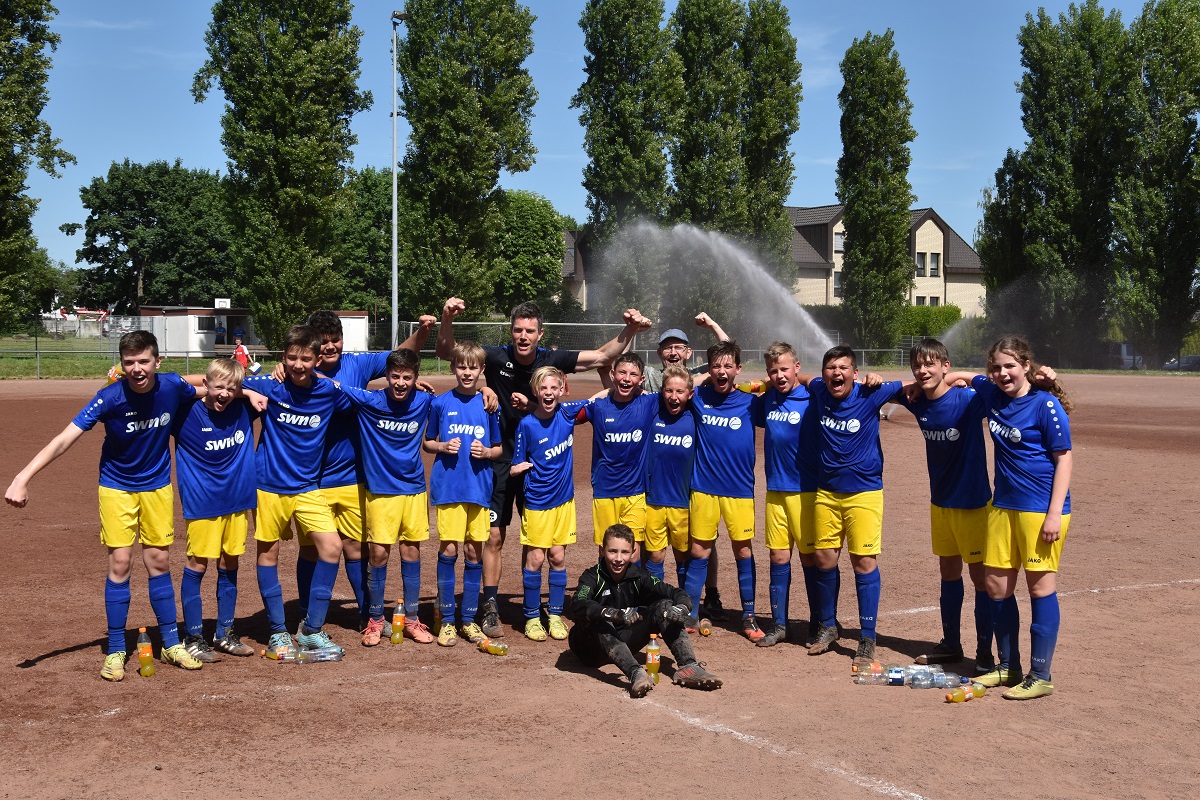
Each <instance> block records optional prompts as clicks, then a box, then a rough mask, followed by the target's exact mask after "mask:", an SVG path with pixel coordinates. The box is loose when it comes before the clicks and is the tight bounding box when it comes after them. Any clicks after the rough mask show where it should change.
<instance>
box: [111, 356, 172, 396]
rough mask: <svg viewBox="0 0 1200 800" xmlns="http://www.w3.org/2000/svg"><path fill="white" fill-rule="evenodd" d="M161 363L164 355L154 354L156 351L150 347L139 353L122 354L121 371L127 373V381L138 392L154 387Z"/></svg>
mask: <svg viewBox="0 0 1200 800" xmlns="http://www.w3.org/2000/svg"><path fill="white" fill-rule="evenodd" d="M161 363H162V356H156V355H154V351H153V350H151V349H150V348H148V347H147V348H146V349H145V350H142V351H141V352H138V353H122V354H121V371H122V372H124V373H125V382H126V383H127V384H129V388H130V389H133V391H135V392H137V393H138V394H143V393H145V392H148V391H150V390H151V389H153V388H154V373H155V372H157V371H158V366H159V364H161Z"/></svg>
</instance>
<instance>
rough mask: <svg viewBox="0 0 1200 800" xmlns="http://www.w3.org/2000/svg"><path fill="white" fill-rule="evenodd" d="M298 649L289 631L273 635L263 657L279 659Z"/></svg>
mask: <svg viewBox="0 0 1200 800" xmlns="http://www.w3.org/2000/svg"><path fill="white" fill-rule="evenodd" d="M295 649H296V643H295V642H293V641H292V635H291V634H290V633H288V632H287V631H280V632H279V633H272V634H271V638H270V639H268V640H267V649H266V650H265V651H263V655H265V656H267V657H268V658H275V659H278V658H279V657H280V656H284V655H287V654H288V653H290V652H292V651H293V650H295Z"/></svg>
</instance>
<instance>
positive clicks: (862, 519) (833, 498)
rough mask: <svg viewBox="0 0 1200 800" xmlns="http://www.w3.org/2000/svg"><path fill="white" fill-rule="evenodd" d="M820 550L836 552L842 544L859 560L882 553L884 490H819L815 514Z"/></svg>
mask: <svg viewBox="0 0 1200 800" xmlns="http://www.w3.org/2000/svg"><path fill="white" fill-rule="evenodd" d="M813 519H814V522H815V526H816V542H815V548H816V549H817V550H836V549H837V548H839V547H841V546H842V544H843V543H845V544H846V548H847V549H848V550H849V551H850V553H851V555H856V556H877V555H879V554H880V553H881V552H882V551H883V490H881V489H875V490H873V491H868V492H830V491H827V490H825V489H818V490H817V498H816V508H815V509H814V511H813Z"/></svg>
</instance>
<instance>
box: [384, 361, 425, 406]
mask: <svg viewBox="0 0 1200 800" xmlns="http://www.w3.org/2000/svg"><path fill="white" fill-rule="evenodd" d="M384 377H386V378H387V384H388V388H387V393H388V399H389V400H395V401H396V402H400V401H401V400H403V399H404V398H406V397H408V395H409V393H410V392H412V388H413V386H415V385H416V383H417V373H415V372H413V371H412V370H411V369H389V370H388V371H387V375H386V376H384Z"/></svg>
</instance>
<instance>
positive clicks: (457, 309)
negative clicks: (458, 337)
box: [426, 297, 467, 361]
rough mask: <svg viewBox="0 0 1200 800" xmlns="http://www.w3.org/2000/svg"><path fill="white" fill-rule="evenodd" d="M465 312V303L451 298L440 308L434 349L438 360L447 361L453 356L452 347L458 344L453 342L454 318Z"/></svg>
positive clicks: (456, 298) (459, 299)
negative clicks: (440, 322) (439, 320)
mask: <svg viewBox="0 0 1200 800" xmlns="http://www.w3.org/2000/svg"><path fill="white" fill-rule="evenodd" d="M466 310H467V304H466V302H465V301H463V299H462V298H459V297H451V298H450V299H449V300H447V301H446V305H444V306H443V307H442V324H441V326H439V327H438V336H437V346H436V348H435V352H436V353H437V357H438V358H441V359H445V360H447V361H448V360H450V357H451V356H453V355H454V345H456V344H458V343H457V342H456V341H454V318H455V317H457V316H458V315H459V314H461V313H462V312H464V311H466ZM426 335H428V334H426Z"/></svg>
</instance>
